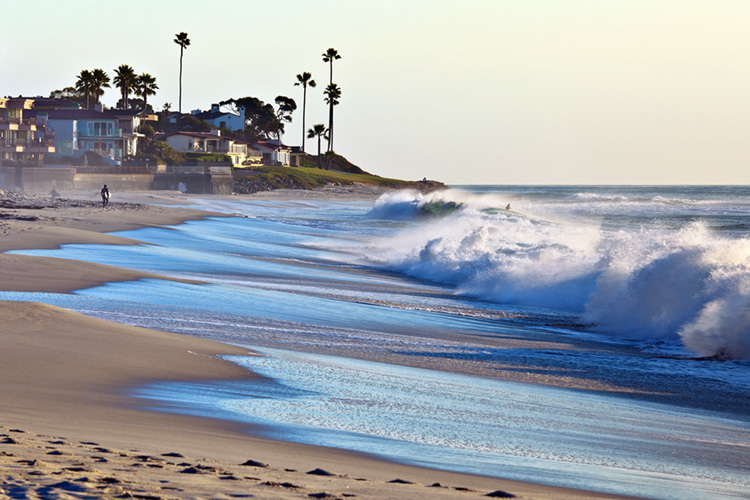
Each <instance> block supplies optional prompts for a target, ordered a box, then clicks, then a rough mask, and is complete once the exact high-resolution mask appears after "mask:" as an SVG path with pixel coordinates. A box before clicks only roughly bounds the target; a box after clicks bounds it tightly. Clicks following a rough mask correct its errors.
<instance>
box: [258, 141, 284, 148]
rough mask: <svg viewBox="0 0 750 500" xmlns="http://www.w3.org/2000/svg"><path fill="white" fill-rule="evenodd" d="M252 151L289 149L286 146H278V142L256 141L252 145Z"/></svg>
mask: <svg viewBox="0 0 750 500" xmlns="http://www.w3.org/2000/svg"><path fill="white" fill-rule="evenodd" d="M252 147H253V149H258V148H266V149H291V148H290V147H289V146H287V145H286V144H279V142H278V141H258V142H256V143H255V144H253V145H252Z"/></svg>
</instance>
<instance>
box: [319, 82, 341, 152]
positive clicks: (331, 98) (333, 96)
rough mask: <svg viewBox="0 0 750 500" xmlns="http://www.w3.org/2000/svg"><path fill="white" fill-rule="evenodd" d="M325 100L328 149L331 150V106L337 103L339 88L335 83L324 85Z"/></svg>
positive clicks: (339, 93)
mask: <svg viewBox="0 0 750 500" xmlns="http://www.w3.org/2000/svg"><path fill="white" fill-rule="evenodd" d="M323 93H324V94H325V96H326V97H325V101H326V104H328V151H333V107H334V106H336V105H338V104H339V99H341V89H340V88H339V86H338V85H336V84H335V83H332V84H330V85H328V86H327V87H326V90H325V92H323Z"/></svg>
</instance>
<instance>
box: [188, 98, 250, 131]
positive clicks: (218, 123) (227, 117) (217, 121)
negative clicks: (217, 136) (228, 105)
mask: <svg viewBox="0 0 750 500" xmlns="http://www.w3.org/2000/svg"><path fill="white" fill-rule="evenodd" d="M191 115H192V116H193V117H194V118H197V119H199V120H203V121H206V122H208V123H210V124H211V125H212V126H214V127H215V128H218V129H221V128H225V129H227V130H232V131H235V130H245V108H243V107H240V108H239V113H230V112H229V111H222V110H221V106H219V105H218V104H212V105H211V110H210V111H201V110H200V109H196V110H193V111H192V112H191Z"/></svg>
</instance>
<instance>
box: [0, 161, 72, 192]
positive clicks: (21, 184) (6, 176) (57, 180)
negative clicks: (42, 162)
mask: <svg viewBox="0 0 750 500" xmlns="http://www.w3.org/2000/svg"><path fill="white" fill-rule="evenodd" d="M74 176H75V169H74V168H69V167H62V168H45V167H9V168H6V167H3V168H2V169H1V171H0V188H3V189H13V190H23V191H27V192H30V193H45V194H46V193H49V192H50V191H51V190H52V188H55V189H57V190H58V191H59V190H68V189H75V181H74Z"/></svg>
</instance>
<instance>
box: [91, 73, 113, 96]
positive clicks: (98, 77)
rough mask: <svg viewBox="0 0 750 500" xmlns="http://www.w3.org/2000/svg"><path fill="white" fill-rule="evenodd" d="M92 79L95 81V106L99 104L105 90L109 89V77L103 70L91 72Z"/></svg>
mask: <svg viewBox="0 0 750 500" xmlns="http://www.w3.org/2000/svg"><path fill="white" fill-rule="evenodd" d="M91 78H92V79H93V80H94V98H95V101H94V102H95V104H99V98H100V97H101V96H103V95H104V90H103V89H105V88H109V75H108V74H107V72H106V71H104V70H103V69H101V68H97V69H95V70H94V71H92V72H91Z"/></svg>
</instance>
